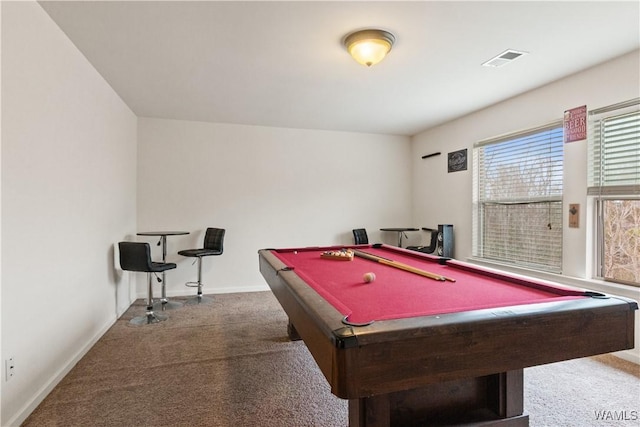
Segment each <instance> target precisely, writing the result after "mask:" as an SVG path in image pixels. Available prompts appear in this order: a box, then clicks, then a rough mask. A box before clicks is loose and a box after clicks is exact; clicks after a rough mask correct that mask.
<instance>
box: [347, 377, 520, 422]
mask: <svg viewBox="0 0 640 427" xmlns="http://www.w3.org/2000/svg"><path fill="white" fill-rule="evenodd" d="M523 387H524V380H523V371H522V369H519V370H514V371H509V372H502V373H498V374H493V375H488V376H484V377H478V378H468V379H461V380H455V381H450V382H445V383H434V384H431V385H427V386H425V387H421V388H418V389H412V390H404V391H398V392H393V393H390V394H380V395H375V396H371V397H364V398H360V399H350V400H349V427H392V426H409V425H411V426H413V425H435V424H437V425H439V426H440V425H442V426H445V425H446V426H454V425H455V426H473V427H479V426H482V427H489V426H492V427H498V426H499V427H526V426H528V425H529V416H528V415H525V414H523V411H524V397H523V396H524V393H523Z"/></svg>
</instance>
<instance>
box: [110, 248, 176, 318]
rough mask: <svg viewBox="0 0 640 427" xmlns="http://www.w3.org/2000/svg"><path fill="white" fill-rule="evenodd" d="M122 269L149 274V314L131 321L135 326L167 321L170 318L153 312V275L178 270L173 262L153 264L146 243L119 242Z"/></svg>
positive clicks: (149, 249)
mask: <svg viewBox="0 0 640 427" xmlns="http://www.w3.org/2000/svg"><path fill="white" fill-rule="evenodd" d="M118 248H119V249H120V267H121V268H122V269H123V270H126V271H139V272H143V273H147V278H148V283H147V312H146V313H145V315H144V316H138V317H134V318H133V319H131V321H130V322H131V323H132V324H134V325H147V324H150V323H158V322H162V321H163V320H167V319H168V316H166V315H164V314H159V313H158V314H156V313H154V311H153V289H152V286H151V285H152V282H153V280H152V277H151V276H152V275H153V274H155V273H162V272H163V271H166V270H171V269H174V268H176V264H175V263H173V262H153V261H152V260H151V248H150V247H149V244H148V243H145V242H119V243H118Z"/></svg>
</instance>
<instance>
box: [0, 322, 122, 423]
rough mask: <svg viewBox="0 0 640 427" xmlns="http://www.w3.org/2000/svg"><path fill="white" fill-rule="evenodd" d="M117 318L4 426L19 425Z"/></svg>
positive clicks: (106, 325)
mask: <svg viewBox="0 0 640 427" xmlns="http://www.w3.org/2000/svg"><path fill="white" fill-rule="evenodd" d="M117 320H118V319H117V318H115V317H111V318H110V319H109V320H108V321H107V322H106V323H105V325H103V326H102V328H100V329H99V330H98V332H96V334H95V335H94V336H93V337H91V339H90V340H89V341H88V342H87V343H86V344H85V345H84V346H83V347H82V348H81V349H80V350H79V351H78V352H77V353H76V354H75V355H74V356H73V357H72V358H71V359H69V360H68V361H67V363H65V364H64V366H62V367H61V368H60V369H59V370H58V371H57V372H56V373H55V374H54V375H52V376H51V378H49V380H48V381H47V382H46V383H45V385H44V386H42V388H41V389H40V390H39V391H38V392H37V393H36V394H35V395H34V396H33V397H32V398H31V399H30V400H29V401H27V402H26V403H25V404H24V406H23V407H22V409H20V410H19V411H18V412H17V413H16V414H15V415H14V416H13V417H12V418H11V419H9V421H7V424H6V427H11V426H19V425H20V424H22V423H23V422H24V421H25V420H26V419H27V417H28V416H29V415H31V413H32V412H33V411H34V410H35V409H36V408H37V407H38V405H40V403H42V401H43V400H44V399H45V398H46V397H47V396H48V395H49V393H51V391H52V390H53V389H54V388H55V386H56V385H58V383H59V382H60V381H62V379H63V378H64V377H65V376H66V375H67V374H68V373H69V372H70V371H71V369H73V367H74V366H76V364H77V363H78V362H79V361H80V360H81V359H82V358H83V357H84V355H85V354H87V352H88V351H89V350H91V348H92V347H93V346H94V345H95V343H97V342H98V340H99V339H100V338H101V337H102V336H103V335H104V334H105V333H106V332H107V331H108V330H109V328H111V327H112V326H113V325H114V324H115V323H116V321H117Z"/></svg>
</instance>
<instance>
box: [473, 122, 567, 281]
mask: <svg viewBox="0 0 640 427" xmlns="http://www.w3.org/2000/svg"><path fill="white" fill-rule="evenodd" d="M562 136H563V130H562V123H561V122H556V123H553V124H550V125H547V126H543V127H540V128H536V129H532V130H530V131H527V132H523V133H518V134H512V135H507V136H503V137H499V138H494V139H491V140H485V141H481V142H478V143H476V144H475V146H474V195H473V198H474V200H473V202H474V204H473V207H474V223H473V227H474V233H473V240H474V241H473V254H474V256H477V257H480V258H484V259H490V260H495V261H499V262H504V263H508V264H513V265H519V266H524V267H529V268H535V269H541V270H545V271H553V272H560V270H561V268H562V165H563V141H562Z"/></svg>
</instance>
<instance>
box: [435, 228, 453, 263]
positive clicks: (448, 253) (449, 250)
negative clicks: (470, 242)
mask: <svg viewBox="0 0 640 427" xmlns="http://www.w3.org/2000/svg"><path fill="white" fill-rule="evenodd" d="M434 255H438V256H441V257H444V258H453V225H452V224H439V225H438V241H437V244H436V250H435V253H434Z"/></svg>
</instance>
